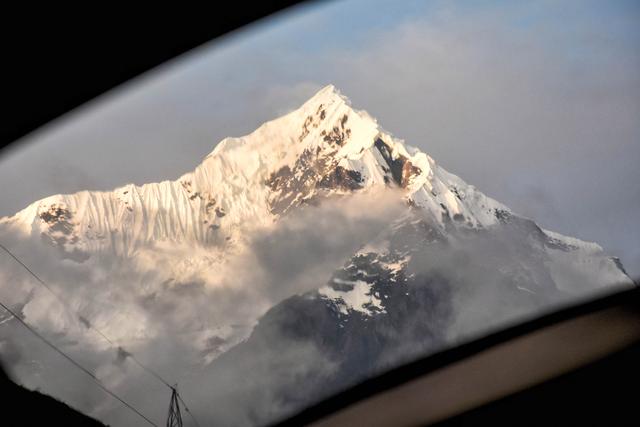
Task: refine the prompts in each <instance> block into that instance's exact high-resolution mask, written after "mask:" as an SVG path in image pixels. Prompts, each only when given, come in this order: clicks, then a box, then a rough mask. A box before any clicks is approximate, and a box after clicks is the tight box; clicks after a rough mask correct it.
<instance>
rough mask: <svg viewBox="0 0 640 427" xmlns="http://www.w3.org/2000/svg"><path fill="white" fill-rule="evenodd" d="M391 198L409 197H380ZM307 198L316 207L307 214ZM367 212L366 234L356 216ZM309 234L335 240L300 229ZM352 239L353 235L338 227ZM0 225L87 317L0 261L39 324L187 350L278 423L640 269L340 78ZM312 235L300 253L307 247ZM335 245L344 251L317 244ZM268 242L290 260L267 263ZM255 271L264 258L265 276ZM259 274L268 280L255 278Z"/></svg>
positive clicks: (221, 417) (1, 238) (226, 395)
mask: <svg viewBox="0 0 640 427" xmlns="http://www.w3.org/2000/svg"><path fill="white" fill-rule="evenodd" d="M381 194H382V195H384V196H383V197H381V196H380V195H381ZM390 198H391V199H390ZM365 200H366V201H367V202H366V203H364V201H365ZM323 202H326V203H323ZM383 203H385V204H387V203H388V204H397V205H399V206H400V209H396V210H394V209H391V210H388V211H390V212H393V215H392V216H390V217H389V216H388V213H385V214H384V215H382V214H378V213H377V212H375V211H378V210H379V211H381V212H382V211H385V209H384V208H385V206H382V205H381V204H383ZM328 205H330V206H333V208H332V209H327V206H328ZM336 205H337V208H336ZM347 205H348V206H347ZM353 210H355V211H356V214H355V215H354V214H353ZM342 211H345V212H346V218H347V219H348V220H349V221H351V222H349V221H346V225H345V224H342V225H341V226H339V225H340V224H339V221H338V220H339V218H335V217H333V216H332V215H338V216H339V215H340V213H341V212H342ZM347 211H348V212H347ZM362 211H365V212H362ZM366 211H372V212H371V213H368V212H366ZM309 212H315V213H316V216H315V217H314V216H311V217H310V218H311V220H310V221H309V220H307V221H306V222H303V226H302V228H300V224H299V220H300V217H301V216H302V217H304V215H302V214H304V213H309ZM363 213H364V214H363ZM323 215H324V216H325V217H322V216H323ZM318 217H320V218H318ZM371 217H377V222H376V221H374V222H372V224H374V230H373V231H374V232H373V233H360V232H354V233H348V231H349V229H351V228H354V229H355V228H357V227H356V226H357V225H359V224H360V222H363V223H364V222H367V221H369V220H370V219H371ZM354 218H355V219H354ZM381 218H382V219H383V221H381V220H380V219H381ZM343 219H344V218H343ZM296 221H298V222H296ZM314 221H316V222H314ZM319 222H321V223H322V224H320V223H319ZM289 223H293V224H298V225H297V227H298V228H297V229H296V227H295V226H294V227H291V226H290V225H289V226H284V225H283V224H289ZM367 224H369V223H367ZM320 225H322V226H321V227H320ZM365 225H366V224H365ZM370 226H371V224H369V228H371V227H370ZM309 228H313V229H318V230H320V231H319V232H316V234H315V235H314V231H315V230H307V229H309ZM364 228H367V227H364ZM302 231H311V232H310V233H306V234H308V236H305V238H310V239H316V240H318V237H319V236H318V235H317V234H318V233H321V234H322V236H320V240H326V241H328V242H329V243H330V244H326V242H320V243H322V244H319V245H318V242H314V241H306V240H304V238H300V236H295V234H302ZM356 231H357V230H356ZM360 231H362V230H360ZM283 233H284V236H283V235H282V234H283ZM274 235H275V236H276V237H274ZM278 236H279V237H278ZM364 236H366V238H365V237H364ZM351 238H353V239H356V238H357V239H358V240H357V242H355V243H356V244H355V245H354V244H353V242H347V243H349V244H339V245H336V244H335V242H336V241H338V242H339V241H341V240H348V239H351ZM287 240H292V241H294V244H293V245H291V246H287V244H284V243H287ZM0 242H2V243H3V244H6V245H8V246H9V247H11V248H12V249H17V252H19V255H20V256H22V257H25V258H26V259H25V261H26V262H27V264H29V265H31V266H32V267H34V269H35V270H37V271H38V272H39V273H41V274H42V275H43V277H44V278H45V279H47V280H48V282H49V284H50V285H52V286H53V288H54V289H55V292H57V293H58V294H59V297H60V298H59V299H63V300H64V301H65V302H66V304H67V305H68V306H69V307H72V309H73V311H75V312H77V314H79V315H80V316H82V317H81V318H80V319H78V318H77V316H76V318H74V316H69V313H68V312H67V311H65V308H64V307H62V305H61V304H60V303H59V301H58V302H56V301H55V299H54V298H52V297H51V295H50V294H49V293H47V292H46V291H44V290H42V289H41V287H39V286H38V285H37V284H35V283H33V280H31V279H32V278H31V277H29V276H27V275H25V274H24V271H21V270H19V268H20V267H19V266H16V265H15V263H14V260H13V259H9V258H8V257H5V258H6V259H5V258H0V262H2V263H3V264H2V268H1V269H0V276H1V277H0V279H2V280H3V283H11V286H14V287H12V288H11V289H10V290H11V292H6V293H4V294H3V295H5V297H7V295H8V296H9V297H10V298H11V300H10V301H9V303H10V304H11V305H14V306H18V307H21V309H20V310H21V312H22V314H23V315H24V316H25V317H26V319H27V321H29V322H31V323H32V324H35V326H36V327H38V328H39V329H41V330H47V331H48V332H50V333H56V334H58V335H57V336H59V337H64V338H65V339H66V342H67V343H69V344H68V345H69V346H74V345H77V343H83V346H82V348H83V351H86V352H91V351H93V352H94V353H95V355H96V359H97V360H101V361H102V362H97V363H96V366H99V368H96V369H97V370H99V371H100V372H111V371H110V370H111V369H116V368H114V367H113V366H114V365H113V363H112V360H113V355H112V354H111V353H110V352H111V351H113V348H112V346H110V345H108V344H106V343H105V342H104V340H102V339H101V338H100V337H98V336H94V335H95V334H94V335H92V336H91V337H89V336H88V334H87V330H86V326H87V325H88V324H89V323H88V322H90V323H91V324H93V325H97V326H98V327H99V328H100V329H101V331H103V332H105V333H106V335H108V336H109V337H110V338H111V339H112V340H113V341H112V342H116V343H117V345H122V346H124V347H125V348H127V349H132V350H134V351H135V352H136V354H137V355H138V356H140V354H141V353H142V357H143V359H144V360H158V359H162V357H158V354H159V353H163V354H164V353H166V354H172V355H174V357H176V358H182V359H180V360H179V361H176V360H173V359H172V360H165V361H164V363H165V365H163V367H164V368H165V370H166V371H169V372H172V373H173V374H174V375H175V377H176V378H182V377H184V376H189V375H191V378H193V377H196V378H195V379H192V380H190V381H191V383H190V384H189V385H190V386H191V387H192V389H193V390H206V393H209V394H207V396H209V395H210V396H211V401H212V402H215V406H216V407H218V408H222V407H224V408H225V411H224V413H222V412H220V411H218V412H216V413H215V414H210V415H211V418H210V419H209V421H210V423H211V424H218V423H219V422H220V423H221V424H223V425H227V424H229V425H253V424H264V423H266V422H270V421H273V420H275V419H277V418H278V417H281V416H282V415H284V414H286V413H290V412H291V411H293V410H296V409H300V408H301V407H302V406H304V405H307V404H309V403H310V402H312V401H313V400H314V399H317V398H318V397H321V396H322V394H323V393H329V392H331V391H335V390H337V389H339V388H341V387H344V386H346V385H349V384H351V383H353V382H354V381H357V380H359V379H362V378H364V377H366V376H368V375H371V374H372V373H374V372H378V371H379V370H381V369H385V368H387V367H389V366H393V365H394V364H397V363H399V362H401V361H403V360H407V358H410V357H413V356H416V355H420V354H424V353H427V352H431V351H434V350H436V349H439V348H442V347H443V346H444V345H447V343H451V342H452V341H455V340H457V339H460V337H461V336H465V335H466V334H469V333H476V332H479V331H482V330H486V329H487V328H489V327H493V326H496V325H503V324H504V323H505V322H508V321H513V320H514V319H516V318H518V316H523V315H525V316H526V315H531V314H535V313H538V312H540V310H544V309H548V308H549V307H551V306H553V304H557V303H561V302H566V301H571V300H574V299H575V298H579V297H582V296H587V295H589V294H590V293H592V292H594V291H598V290H607V289H608V288H609V287H611V286H614V285H617V286H632V285H633V282H632V281H631V280H630V279H629V277H628V276H627V275H626V273H625V272H624V269H623V268H622V265H621V264H620V262H619V261H618V260H617V259H615V258H612V257H609V256H608V255H607V254H606V253H604V251H603V250H602V248H601V247H600V246H598V245H597V244H595V243H587V242H583V241H580V240H578V239H574V238H570V237H566V236H563V235H560V234H558V233H554V232H551V231H547V230H544V229H542V228H540V227H539V226H538V225H537V224H536V223H535V222H534V221H532V220H531V219H528V218H524V217H522V216H519V215H517V214H516V213H514V212H512V211H511V210H510V209H509V208H508V207H506V206H504V205H503V204H501V203H499V202H497V201H495V200H493V199H491V198H489V197H487V196H485V195H484V194H483V193H481V192H480V191H478V190H477V189H476V188H475V187H474V186H472V185H469V184H467V183H465V182H464V181H463V180H462V179H460V178H459V177H457V176H456V175H453V174H451V173H449V172H447V171H446V170H444V169H443V168H442V167H440V166H439V165H438V164H437V163H436V162H435V161H434V160H433V159H432V158H431V157H430V156H429V155H427V154H426V153H423V152H421V151H420V150H418V149H416V148H412V147H410V146H408V145H406V144H405V143H404V142H403V141H402V140H400V139H397V138H395V137H394V136H392V135H390V134H389V133H388V132H385V131H384V130H383V129H382V128H381V127H380V126H379V125H378V123H377V122H376V120H375V119H373V118H372V117H370V116H369V115H368V114H367V113H366V112H364V111H357V110H354V109H353V108H352V107H351V105H350V103H349V101H348V100H347V99H346V98H345V97H344V96H342V95H341V94H340V93H339V92H338V90H337V89H336V88H335V87H333V86H331V85H329V86H327V87H325V88H323V89H322V90H320V91H319V92H318V93H317V94H316V95H314V96H313V97H312V98H311V99H309V100H308V101H307V102H306V103H305V104H304V105H302V106H301V107H300V108H298V109H297V110H295V111H292V112H291V113H289V114H287V115H285V116H282V117H280V118H277V119H275V120H272V121H270V122H267V123H265V124H263V125H262V126H260V127H259V128H258V129H257V130H255V131H254V132H253V133H251V134H249V135H246V136H244V137H240V138H226V139H224V140H223V141H221V142H220V143H219V144H218V145H217V146H216V147H215V149H214V150H213V151H212V152H211V153H210V154H209V155H207V156H206V157H205V158H204V160H203V161H202V162H201V163H200V164H199V165H198V166H197V167H196V168H195V170H194V171H193V172H189V173H186V174H184V175H183V176H181V177H180V178H179V179H177V180H176V181H163V182H160V183H150V184H145V185H142V186H137V185H133V184H129V185H125V186H123V187H120V188H117V189H115V190H113V191H108V192H102V191H82V192H79V193H76V194H68V195H55V196H51V197H47V198H45V199H42V200H39V201H36V202H34V203H33V204H31V205H29V206H28V207H26V208H25V209H24V210H22V211H20V212H18V213H16V214H15V215H13V216H11V217H6V218H1V219H0ZM14 244H15V247H14V246H12V245H14ZM278 244H281V246H284V249H282V248H276V247H272V246H271V245H278ZM25 245H26V246H25ZM314 245H315V246H314ZM307 246H309V247H310V248H311V250H310V251H309V253H308V254H305V257H306V259H305V260H304V261H305V262H306V267H305V269H301V268H300V266H299V265H298V264H299V261H300V260H301V257H300V256H297V255H298V254H296V253H295V252H296V251H301V250H302V251H303V250H305V248H306V247H307ZM336 247H337V248H339V249H341V250H342V251H344V252H345V253H342V252H340V256H339V257H334V258H331V257H326V256H325V255H326V252H328V251H330V250H333V248H336ZM317 248H320V249H319V250H318V249H317ZM345 248H347V249H345ZM287 251H289V252H287ZM271 252H274V253H278V255H277V256H279V257H280V258H284V262H282V265H270V264H269V262H268V261H273V258H274V257H275V258H277V256H274V255H273V254H272V253H271ZM265 254H266V255H265ZM260 257H262V258H260ZM314 257H315V258H314ZM288 258H291V260H289V259H288ZM309 258H311V259H309ZM326 258H329V259H328V260H327V259H326ZM258 259H261V260H262V261H264V260H265V259H266V261H267V263H266V265H257V262H256V261H257V260H258ZM276 264H277V263H276ZM314 264H318V265H322V266H323V268H319V269H314V268H313V267H314ZM325 264H326V265H329V267H330V269H328V270H327V269H326V268H325V267H326V266H325ZM309 265H311V267H309ZM340 266H341V267H340ZM13 268H15V270H12V269H13ZM260 268H262V269H263V270H266V272H267V273H268V274H266V275H265V274H263V275H260V274H254V273H255V271H258V270H260ZM278 269H282V270H285V271H284V272H282V271H280V272H279V273H278ZM271 270H273V271H271ZM274 272H275V273H274ZM301 272H302V273H301ZM318 272H321V273H322V274H321V275H319V273H318ZM303 273H304V274H303ZM278 274H279V275H278ZM267 276H269V280H271V281H272V282H273V283H270V284H269V285H266V284H265V283H261V281H262V280H263V279H264V280H265V281H266V279H267ZM303 276H308V277H303ZM291 281H300V282H305V285H304V286H292V285H291V283H289V282H291ZM308 282H311V283H308ZM2 286H9V285H2ZM19 286H22V288H20V287H19ZM287 286H288V287H287ZM5 320H6V319H5ZM0 323H2V324H4V323H5V321H3V322H0ZM6 331H7V330H6V329H0V340H2V339H3V336H2V335H1V334H2V333H5V332H6ZM159 348H163V349H171V350H170V351H164V350H163V351H158V350H157V349H159ZM178 349H179V350H178ZM74 351H75V350H74ZM177 354H179V355H180V356H176V355H177ZM145 356H146V358H145ZM120 358H121V355H120V353H118V360H119V359H120ZM125 359H126V356H125ZM158 363H160V362H158ZM178 365H180V366H183V367H185V366H186V368H183V369H182V370H180V369H176V366H178ZM194 366H197V367H198V368H197V369H200V370H197V369H196V368H194ZM23 369H24V372H27V373H26V374H24V377H25V378H27V379H28V378H31V379H33V378H36V379H37V378H39V377H38V375H39V373H38V372H37V371H33V368H32V367H30V366H25V367H23ZM117 369H123V368H122V367H121V368H117ZM194 369H196V372H197V373H196V374H195V375H194ZM177 371H180V372H177ZM248 371H251V372H252V375H251V378H249V379H247V378H245V377H246V372H248ZM118 372H120V371H118ZM136 372H137V371H136ZM120 373H121V372H120ZM105 375H106V374H105ZM107 376H108V375H107ZM238 379H243V380H242V381H238ZM132 382H134V381H129V382H127V381H124V380H123V382H122V383H118V384H117V386H118V387H120V386H121V387H123V388H124V387H125V385H126V386H127V387H132V386H131V383H132ZM33 384H34V385H36V386H45V387H46V385H47V384H46V382H44V383H43V382H38V380H33ZM181 384H184V382H181ZM216 384H224V387H216V386H215V385H216ZM115 386H116V384H114V387H115ZM212 387H213V388H212ZM265 391H268V393H266V392H265ZM50 392H54V390H51V391H50ZM131 393H132V395H140V394H141V393H146V390H143V389H131ZM225 402H226V403H225ZM208 409H209V408H208V407H207V408H200V413H201V414H205V413H206V414H208V412H207V410H208ZM114 413H115V412H114ZM105 420H107V421H108V420H110V419H109V418H108V417H106V418H105Z"/></svg>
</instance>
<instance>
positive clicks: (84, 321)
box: [0, 243, 199, 426]
mask: <svg viewBox="0 0 640 427" xmlns="http://www.w3.org/2000/svg"><path fill="white" fill-rule="evenodd" d="M0 248H1V249H2V250H4V251H5V252H6V253H7V254H9V256H11V258H13V259H14V260H15V261H16V262H17V263H18V264H20V265H21V266H22V267H23V268H24V269H25V270H26V271H27V272H28V273H29V274H30V275H31V276H33V278H35V279H36V280H37V281H38V283H40V284H41V285H42V286H44V288H45V289H47V290H48V291H49V292H50V293H51V294H52V295H53V296H54V297H55V298H56V299H57V300H58V301H59V302H60V304H62V306H63V307H64V308H65V309H66V310H67V311H68V312H69V313H70V314H73V315H75V316H77V318H78V321H80V323H82V324H83V325H84V326H85V327H86V328H87V329H91V330H93V331H94V332H96V333H97V334H98V335H100V336H101V337H102V338H103V339H104V340H105V341H107V342H108V343H109V344H111V346H112V347H117V349H118V351H122V352H123V353H124V354H125V356H126V357H129V358H131V360H132V361H133V362H134V363H135V364H136V365H138V366H139V367H140V368H142V369H143V370H144V371H145V372H147V373H148V374H150V375H152V376H153V377H155V378H156V379H157V380H158V381H160V382H162V383H163V384H164V385H165V386H167V387H168V388H169V389H170V390H172V392H173V391H174V390H175V388H174V387H173V386H171V384H169V382H168V381H167V380H165V379H164V378H163V377H162V376H161V375H160V374H158V373H157V372H156V371H154V370H153V369H151V368H150V367H148V366H146V365H145V364H144V363H142V362H141V361H140V360H139V359H138V358H137V357H136V356H135V355H134V354H133V353H132V352H130V351H127V350H126V349H125V348H124V347H122V346H118V345H116V343H115V342H114V341H113V340H111V339H110V338H109V337H108V336H107V335H106V334H105V333H104V332H102V331H101V330H100V329H98V328H97V327H96V326H94V325H93V323H91V322H90V321H89V320H88V319H87V318H86V317H84V316H82V315H80V314H79V313H77V312H75V310H73V309H72V308H71V307H70V306H69V305H68V304H67V302H66V301H64V300H63V299H62V298H61V297H60V296H59V295H58V294H57V293H56V292H55V291H54V290H53V289H52V288H51V286H49V285H48V284H47V283H46V282H45V281H44V280H42V279H41V278H40V277H39V276H38V275H37V274H36V273H35V272H34V271H33V270H31V269H30V268H29V267H28V266H27V265H26V264H25V263H23V262H22V261H21V260H20V258H18V257H17V256H16V255H14V254H13V253H12V252H11V251H10V250H9V249H8V248H7V247H6V246H4V245H3V244H2V243H0ZM3 307H4V305H3ZM5 308H6V307H5ZM7 310H8V309H7ZM10 312H11V311H10ZM19 320H21V319H19ZM21 321H22V320H21ZM23 323H24V322H23ZM25 325H26V324H25ZM176 393H177V391H176ZM177 396H178V398H179V399H180V401H181V402H182V404H183V406H184V407H185V410H186V411H187V412H188V413H189V415H190V416H191V418H192V419H193V421H194V422H195V424H196V425H197V426H199V424H198V421H197V420H196V418H195V416H194V415H193V414H192V413H191V411H189V409H188V407H187V405H186V403H185V402H184V400H183V399H182V397H181V396H180V395H179V394H177Z"/></svg>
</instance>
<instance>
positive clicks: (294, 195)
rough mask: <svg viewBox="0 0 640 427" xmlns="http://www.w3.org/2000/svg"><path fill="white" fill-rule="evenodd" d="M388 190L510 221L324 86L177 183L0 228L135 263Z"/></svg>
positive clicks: (613, 271) (81, 256)
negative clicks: (333, 201)
mask: <svg viewBox="0 0 640 427" xmlns="http://www.w3.org/2000/svg"><path fill="white" fill-rule="evenodd" d="M390 186H391V187H393V186H395V187H400V188H401V189H402V190H403V196H404V197H405V199H406V200H407V202H408V203H410V204H411V205H412V206H415V207H417V208H419V209H421V211H422V212H423V213H424V214H425V215H427V216H429V217H430V219H431V220H432V221H433V222H434V223H435V224H438V226H439V228H440V229H445V228H446V227H447V226H448V225H451V224H453V225H454V226H455V227H457V228H460V227H466V228H472V229H477V228H486V227H489V226H492V225H495V224H497V223H498V222H499V221H500V219H501V217H504V216H505V215H511V214H512V213H511V212H510V210H509V209H508V208H507V207H505V206H504V205H502V204H500V203H498V202H496V201H495V200H492V199H490V198H488V197H486V196H485V195H483V194H482V193H481V192H479V191H478V190H476V189H475V187H473V186H471V185H468V184H466V183H465V182H464V181H462V180H461V179H460V178H458V177H457V176H455V175H453V174H450V173H448V172H447V171H445V170H444V169H443V168H441V167H440V166H438V165H437V164H436V163H435V162H434V160H433V159H432V158H430V157H429V156H428V155H426V154H424V153H422V152H420V151H419V150H417V149H415V148H411V147H408V146H405V145H404V143H403V142H402V141H401V140H398V139H396V138H394V137H392V136H391V135H389V134H388V133H386V132H384V130H382V129H381V128H380V126H378V124H377V123H376V121H375V120H374V119H373V118H371V117H370V116H369V115H368V114H367V113H366V112H363V111H354V110H353V109H352V108H351V107H350V104H349V102H348V100H347V99H346V98H344V97H343V96H342V95H340V94H339V92H338V91H337V90H336V89H335V87H333V86H331V85H329V86H327V87H325V88H323V89H322V90H321V91H320V92H318V93H317V94H316V95H315V96H314V97H312V98H311V99H310V100H309V101H307V102H306V103H305V104H304V105H303V106H302V107H301V108H299V109H298V110H295V111H293V112H291V113H289V114H287V115H285V116H283V117H281V118H279V119H276V120H273V121H270V122H267V123H265V124H264V125H262V126H261V127H260V128H258V129H257V130H256V131H255V132H253V133H252V134H250V135H247V136H246V137H241V138H226V139H224V140H223V141H221V142H220V144H218V146H217V147H216V148H215V149H214V150H213V152H211V154H209V155H208V156H207V157H206V158H205V159H204V161H203V162H202V163H201V164H200V165H199V166H198V167H197V168H196V169H195V170H194V171H193V172H190V173H187V174H185V175H183V176H182V177H180V178H179V179H178V180H176V181H163V182H161V183H153V184H145V185H142V186H136V185H132V184H130V185H126V186H123V187H120V188H117V189H115V190H114V191H111V192H89V191H83V192H80V193H76V194H71V195H55V196H51V197H48V198H45V199H42V200H40V201H37V202H35V203H33V204H31V205H30V206H28V207H27V208H26V209H24V210H22V211H20V212H18V213H17V214H16V215H14V216H12V217H10V218H3V219H1V220H0V227H1V228H0V230H3V229H5V230H6V229H10V230H18V231H19V232H22V233H25V234H30V235H34V236H42V238H44V239H46V240H47V241H48V242H49V243H50V244H51V245H53V246H55V247H57V248H58V249H59V250H60V251H61V254H62V255H63V256H65V257H69V258H72V259H74V260H76V261H83V260H85V259H88V258H89V257H91V256H92V255H93V254H96V253H101V252H105V251H106V252H112V253H116V254H119V255H121V256H125V257H126V256H135V255H136V253H137V251H138V250H140V248H142V247H144V246H145V244H148V243H150V242H157V241H170V242H186V243H188V244H190V245H199V246H205V247H207V248H209V249H220V248H225V247H228V246H230V245H233V244H234V243H235V242H237V241H243V240H245V239H246V235H247V234H250V233H251V231H252V230H253V229H255V228H257V227H261V226H265V225H269V224H271V223H272V222H273V221H274V220H275V219H276V218H278V217H279V216H282V215H283V214H286V213H287V212H289V211H291V210H292V209H294V208H295V207H297V206H300V205H305V204H312V203H314V202H316V201H318V200H319V199H320V198H323V197H327V196H330V195H339V194H349V193H354V192H363V191H367V190H370V189H371V188H374V187H390ZM540 232H541V233H543V234H546V235H547V236H548V238H549V239H550V240H554V241H557V242H559V244H560V245H563V247H565V248H572V249H573V253H574V254H576V255H577V254H578V253H579V254H580V256H579V258H581V259H582V260H589V259H598V262H600V260H602V263H603V265H602V266H598V267H597V268H596V269H592V268H591V269H589V271H588V273H587V274H589V275H592V274H593V273H595V272H598V274H602V273H603V271H607V272H608V273H607V274H609V275H610V277H606V278H598V279H605V280H596V281H598V282H605V283H607V282H618V281H624V280H626V279H625V276H624V274H621V273H620V269H619V268H618V266H617V265H615V262H614V261H611V260H607V258H606V257H605V256H604V255H603V254H602V250H601V248H600V247H599V246H597V245H595V244H590V243H585V242H581V241H578V240H576V239H569V238H565V237H564V236H561V235H559V234H555V233H550V232H546V231H542V230H541V231H540ZM557 279H558V280H559V281H562V279H561V278H560V277H558V278H557Z"/></svg>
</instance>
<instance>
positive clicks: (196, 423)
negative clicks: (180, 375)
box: [176, 391, 200, 427]
mask: <svg viewBox="0 0 640 427" xmlns="http://www.w3.org/2000/svg"><path fill="white" fill-rule="evenodd" d="M176 395H177V396H178V399H180V402H182V406H184V410H185V411H187V414H189V416H190V417H191V419H192V420H193V422H194V423H195V425H196V427H200V423H198V420H196V417H195V416H194V415H193V414H192V413H191V410H190V409H189V407H188V406H187V404H186V403H185V402H184V400H182V396H180V393H178V392H177V391H176Z"/></svg>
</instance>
